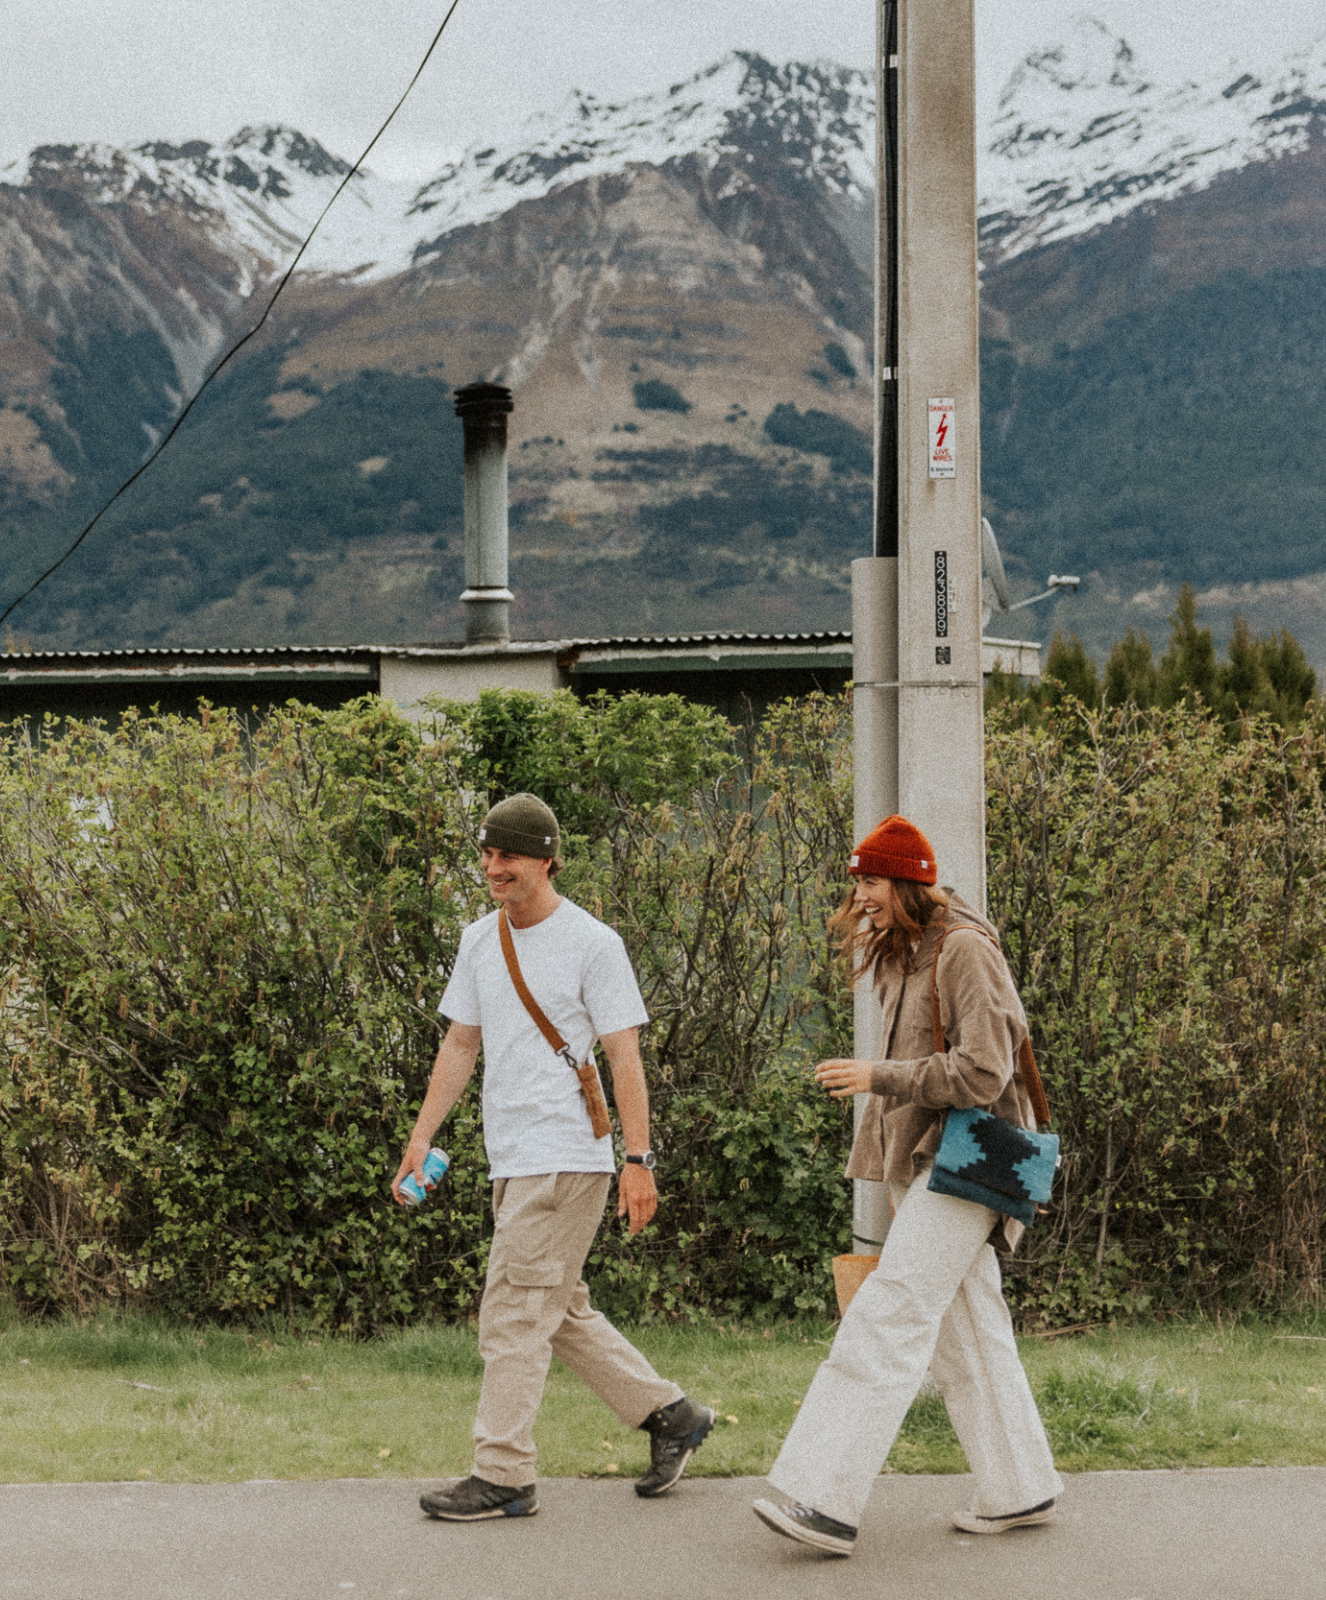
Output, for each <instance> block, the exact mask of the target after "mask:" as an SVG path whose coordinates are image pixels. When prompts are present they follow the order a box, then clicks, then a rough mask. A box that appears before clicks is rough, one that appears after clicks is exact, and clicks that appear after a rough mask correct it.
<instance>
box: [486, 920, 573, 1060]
mask: <svg viewBox="0 0 1326 1600" xmlns="http://www.w3.org/2000/svg"><path fill="white" fill-rule="evenodd" d="M497 934H498V937H499V938H500V939H501V941H502V954H503V956H504V957H505V958H506V970H507V972H508V973H509V974H510V976H511V982H512V983H513V984H514V985H515V989H516V993H517V994H518V995H519V996H520V1003H521V1005H523V1006H524V1008H525V1010H526V1011H528V1012H529V1014H530V1018H531V1020H532V1021H533V1023H534V1026H535V1027H536V1028H537V1029H538V1030H539V1032H540V1033H541V1034H542V1035H543V1037H544V1038H545V1039H546V1040H547V1041H548V1043H549V1045H551V1047H552V1049H553V1050H554V1051H555V1052H556V1054H557V1055H559V1056H561V1058H562V1060H563V1061H565V1062H566V1064H567V1066H568V1067H570V1068H571V1070H572V1071H573V1072H574V1071H575V1068H576V1060H575V1058H574V1056H572V1054H571V1050H570V1046H569V1045H568V1044H567V1042H566V1040H565V1039H563V1038H562V1036H561V1034H560V1033H558V1031H557V1029H556V1028H554V1027H553V1025H552V1023H551V1022H549V1021H548V1018H547V1016H546V1015H545V1014H544V1010H543V1007H542V1006H541V1005H540V1004H539V1002H538V1001H537V1000H536V999H535V998H534V996H533V995H532V994H531V993H530V992H529V984H527V983H526V982H525V975H524V973H522V972H521V970H520V962H519V961H517V960H516V941H515V940H514V939H513V938H512V937H511V928H510V925H509V924H508V922H507V920H506V907H505V906H499V907H498V908H497Z"/></svg>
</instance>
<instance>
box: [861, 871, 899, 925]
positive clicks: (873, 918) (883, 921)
mask: <svg viewBox="0 0 1326 1600" xmlns="http://www.w3.org/2000/svg"><path fill="white" fill-rule="evenodd" d="M853 899H854V900H855V902H856V904H857V905H858V906H859V907H860V909H861V910H862V911H863V912H865V914H866V915H867V916H868V917H869V918H870V925H871V927H873V928H877V929H878V930H879V931H880V932H881V933H883V932H884V931H885V929H887V928H896V927H899V926H901V924H902V915H901V913H902V907H901V905H900V904H899V902H898V891H897V890H896V889H895V888H894V887H893V879H892V878H877V877H875V876H873V874H870V873H862V874H861V876H860V877H859V878H857V879H856V890H855V894H854V895H853Z"/></svg>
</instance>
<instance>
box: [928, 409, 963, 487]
mask: <svg viewBox="0 0 1326 1600" xmlns="http://www.w3.org/2000/svg"><path fill="white" fill-rule="evenodd" d="M954 410H955V406H954V403H953V401H952V400H932V401H931V402H930V476H931V477H932V478H956V477H957V475H958V453H957V441H956V438H955V435H954V429H953V413H954Z"/></svg>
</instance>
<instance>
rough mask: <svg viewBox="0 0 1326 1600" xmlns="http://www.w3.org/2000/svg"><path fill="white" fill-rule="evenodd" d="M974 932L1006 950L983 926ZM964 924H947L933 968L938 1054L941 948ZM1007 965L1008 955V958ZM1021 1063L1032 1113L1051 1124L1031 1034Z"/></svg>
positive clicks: (940, 1045)
mask: <svg viewBox="0 0 1326 1600" xmlns="http://www.w3.org/2000/svg"><path fill="white" fill-rule="evenodd" d="M967 931H968V932H970V933H979V934H980V936H981V938H982V939H989V941H990V943H991V944H992V945H994V947H995V949H996V950H998V951H999V953H1000V955H1001V956H1002V955H1003V954H1004V952H1003V950H1002V948H1001V947H1000V944H999V941H998V940H997V939H994V938H991V936H990V935H989V934H988V933H986V932H985V931H984V930H983V929H981V928H973V927H971V926H970V925H969V924H968V925H967ZM961 932H963V928H962V927H957V928H945V929H944V931H943V932H942V933H941V934H940V936H939V943H938V944H937V945H936V946H935V961H934V965H933V966H932V967H931V969H930V1032H931V1038H932V1041H933V1044H934V1050H935V1054H936V1055H941V1054H942V1053H943V1051H944V1019H943V1016H942V1014H941V1012H940V1009H939V952H940V951H941V950H942V949H943V948H944V940H945V939H947V938H948V936H949V934H950V933H961ZM1004 964H1005V966H1007V964H1008V962H1007V958H1006V957H1005V961H1004ZM1018 1066H1019V1068H1020V1069H1021V1072H1022V1081H1023V1083H1024V1084H1026V1086H1027V1095H1028V1097H1029V1098H1030V1100H1031V1113H1032V1115H1033V1116H1034V1117H1035V1118H1036V1126H1037V1127H1038V1128H1048V1127H1049V1126H1050V1102H1049V1101H1048V1100H1047V1099H1046V1097H1045V1085H1044V1084H1043V1083H1042V1082H1041V1074H1040V1068H1039V1067H1038V1066H1037V1065H1036V1052H1035V1051H1034V1050H1033V1049H1032V1048H1031V1039H1030V1037H1028V1038H1026V1039H1024V1040H1023V1041H1022V1043H1021V1044H1020V1045H1019V1046H1018Z"/></svg>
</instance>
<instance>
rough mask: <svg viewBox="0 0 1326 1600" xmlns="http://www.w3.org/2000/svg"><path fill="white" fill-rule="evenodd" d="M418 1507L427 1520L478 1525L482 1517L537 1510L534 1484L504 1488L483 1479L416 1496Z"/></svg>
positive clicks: (525, 1514) (526, 1514)
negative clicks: (435, 1518)
mask: <svg viewBox="0 0 1326 1600" xmlns="http://www.w3.org/2000/svg"><path fill="white" fill-rule="evenodd" d="M419 1504H420V1505H421V1506H422V1507H423V1509H424V1510H425V1511H426V1512H427V1513H428V1515H429V1516H430V1517H438V1518H440V1519H441V1520H442V1521H443V1522H482V1521H483V1519H484V1518H485V1517H532V1516H533V1515H534V1513H535V1512H536V1511H537V1510H538V1509H539V1502H538V1501H537V1500H536V1499H535V1497H534V1485H533V1484H532V1483H528V1484H526V1485H525V1487H524V1488H523V1489H506V1488H503V1486H502V1485H501V1484H500V1483H489V1482H488V1481H487V1479H485V1478H461V1479H460V1480H459V1482H457V1483H453V1484H452V1485H451V1487H450V1488H449V1489H433V1490H431V1491H430V1492H429V1493H428V1494H425V1495H420V1497H419Z"/></svg>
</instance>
